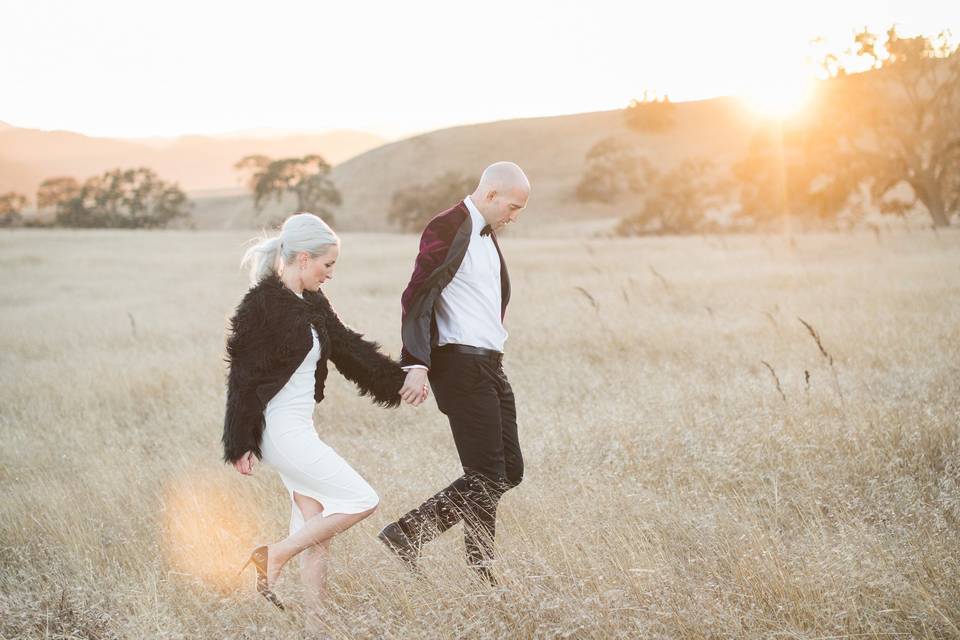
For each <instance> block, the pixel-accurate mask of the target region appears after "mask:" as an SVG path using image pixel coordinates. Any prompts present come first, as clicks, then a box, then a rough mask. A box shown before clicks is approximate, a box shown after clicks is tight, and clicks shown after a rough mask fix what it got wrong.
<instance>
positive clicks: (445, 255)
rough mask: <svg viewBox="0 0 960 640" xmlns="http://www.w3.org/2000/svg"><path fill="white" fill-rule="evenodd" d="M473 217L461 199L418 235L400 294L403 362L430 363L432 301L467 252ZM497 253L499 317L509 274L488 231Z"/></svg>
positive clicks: (434, 333) (433, 331) (433, 323)
mask: <svg viewBox="0 0 960 640" xmlns="http://www.w3.org/2000/svg"><path fill="white" fill-rule="evenodd" d="M472 232H473V221H472V220H471V218H470V212H469V211H468V210H467V205H466V204H464V203H463V202H462V201H461V202H459V203H458V204H457V205H456V206H455V207H453V208H452V209H447V210H446V211H444V212H443V213H441V214H439V215H437V216H436V217H434V218H433V219H432V220H430V222H428V223H427V227H426V228H425V229H424V230H423V234H422V235H421V236H420V253H418V254H417V260H416V262H415V263H414V266H413V275H412V276H410V283H409V284H407V288H406V289H404V291H403V295H402V296H401V298H400V305H401V308H402V320H401V323H400V335H401V337H402V339H403V350H402V351H401V352H400V363H401V364H402V365H404V366H406V365H411V364H422V365H424V366H426V367H429V366H430V351H431V349H432V348H433V347H434V346H436V344H437V322H436V316H435V310H436V304H437V301H438V300H439V299H440V292H441V291H442V290H443V288H444V287H445V286H447V284H449V283H450V281H451V280H453V277H454V276H455V275H456V274H457V270H459V269H460V263H461V262H463V256H465V255H466V254H467V247H468V246H469V244H470V235H471V233H472ZM490 237H491V238H492V239H493V244H494V246H495V247H496V248H497V254H498V255H499V256H500V319H501V320H502V319H503V317H504V316H505V315H506V312H507V303H508V302H509V301H510V276H509V274H508V273H507V264H506V262H504V260H503V253H502V252H501V251H500V243H498V242H497V235H496V233H492V234H490Z"/></svg>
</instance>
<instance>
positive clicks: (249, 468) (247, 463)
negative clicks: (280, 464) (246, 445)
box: [233, 451, 257, 476]
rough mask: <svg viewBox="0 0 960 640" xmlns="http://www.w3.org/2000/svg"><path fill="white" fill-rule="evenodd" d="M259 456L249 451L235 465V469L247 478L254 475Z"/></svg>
mask: <svg viewBox="0 0 960 640" xmlns="http://www.w3.org/2000/svg"><path fill="white" fill-rule="evenodd" d="M256 460H257V456H255V455H254V454H253V451H247V452H246V453H245V454H243V457H241V458H240V459H239V460H237V461H236V462H234V463H233V467H234V468H235V469H236V470H237V471H239V472H240V473H242V474H243V475H245V476H249V475H252V474H253V465H254V464H256Z"/></svg>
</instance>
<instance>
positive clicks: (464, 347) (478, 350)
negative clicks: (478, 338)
mask: <svg viewBox="0 0 960 640" xmlns="http://www.w3.org/2000/svg"><path fill="white" fill-rule="evenodd" d="M434 351H439V352H441V353H464V354H467V355H470V356H481V357H484V358H487V359H488V360H493V361H494V362H500V361H501V360H503V354H502V353H501V352H499V351H495V350H494V349H483V348H482V347H471V346H470V345H468V344H445V345H442V346H439V347H434Z"/></svg>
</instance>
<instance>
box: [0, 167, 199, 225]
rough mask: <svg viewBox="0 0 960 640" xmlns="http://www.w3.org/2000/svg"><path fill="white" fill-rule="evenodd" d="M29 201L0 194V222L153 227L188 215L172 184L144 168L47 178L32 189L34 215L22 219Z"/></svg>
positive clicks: (184, 199)
mask: <svg viewBox="0 0 960 640" xmlns="http://www.w3.org/2000/svg"><path fill="white" fill-rule="evenodd" d="M29 204H30V201H29V199H28V198H27V197H26V196H24V195H22V194H18V193H13V192H11V193H6V194H3V195H0V226H4V227H15V226H27V227H49V226H57V227H113V228H121V229H156V228H161V227H166V226H168V225H169V224H170V223H172V222H174V221H177V220H187V219H189V217H190V206H191V205H190V201H189V200H188V199H187V196H186V194H184V192H183V191H181V190H180V188H179V187H178V186H177V185H176V184H172V183H169V182H165V181H163V180H161V179H160V178H159V177H158V176H157V174H155V173H154V172H153V171H151V170H150V169H147V168H145V167H140V168H136V169H114V170H112V171H107V172H105V173H104V174H102V175H99V176H93V177H92V178H88V179H87V180H85V181H84V182H83V183H80V182H78V181H77V180H76V179H74V178H71V177H65V176H61V177H56V178H49V179H47V180H44V181H43V182H42V183H41V184H40V187H39V188H38V189H37V194H36V204H37V211H38V214H39V215H36V216H34V217H32V218H29V219H28V218H25V217H24V215H23V212H24V210H25V209H26V208H27V206H28V205H29ZM44 214H46V215H44Z"/></svg>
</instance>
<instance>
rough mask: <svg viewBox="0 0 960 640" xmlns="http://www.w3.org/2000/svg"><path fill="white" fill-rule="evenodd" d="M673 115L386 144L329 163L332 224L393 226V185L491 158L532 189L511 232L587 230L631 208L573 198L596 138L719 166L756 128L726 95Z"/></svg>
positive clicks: (225, 200)
mask: <svg viewBox="0 0 960 640" xmlns="http://www.w3.org/2000/svg"><path fill="white" fill-rule="evenodd" d="M675 115H676V118H675V124H674V126H673V127H671V128H670V129H669V130H667V131H664V132H662V133H636V132H633V131H631V130H630V129H628V128H627V127H626V126H625V124H624V119H623V112H622V111H604V112H597V113H584V114H577V115H569V116H557V117H549V118H528V119H519V120H504V121H500V122H490V123H485V124H477V125H468V126H461V127H454V128H450V129H442V130H439V131H433V132H430V133H426V134H423V135H418V136H416V137H413V138H408V139H406V140H401V141H398V142H392V143H389V144H385V145H383V146H381V147H377V148H376V149H373V150H371V151H367V152H366V153H363V154H361V155H359V156H356V157H355V158H352V159H350V160H347V161H346V162H343V163H341V164H339V165H337V166H335V167H334V169H333V179H334V181H335V182H336V184H337V188H338V189H340V191H341V193H342V195H343V205H342V206H341V207H339V208H338V209H337V210H336V211H335V216H336V218H335V220H334V224H335V226H336V227H337V228H338V229H341V230H350V231H357V230H363V231H387V230H392V228H391V226H390V225H389V223H388V222H387V212H388V211H389V208H390V200H391V198H392V196H393V193H394V192H395V191H396V190H397V189H400V188H402V187H404V186H406V185H409V184H414V183H419V182H425V181H428V180H431V179H433V178H435V177H436V176H439V175H441V174H442V173H444V172H445V171H449V170H453V171H459V172H461V173H463V174H464V175H465V176H470V177H475V178H478V177H479V175H480V172H481V171H482V170H483V168H484V167H485V166H486V165H488V164H490V163H491V162H495V161H497V160H513V161H515V162H517V163H518V164H520V165H521V166H522V167H523V168H524V170H525V171H526V172H527V174H528V175H529V176H530V180H531V182H532V185H533V192H532V196H531V199H530V205H529V206H528V209H527V211H526V212H525V213H524V219H523V224H520V225H518V226H517V227H515V228H514V229H513V230H511V233H516V234H518V235H528V234H532V233H539V232H546V231H548V229H546V228H545V227H549V226H550V225H551V224H553V223H557V224H559V225H563V226H566V227H568V228H569V226H570V225H571V223H583V224H582V225H580V227H578V228H585V229H590V228H593V227H596V222H597V221H600V220H604V219H610V218H616V217H620V216H622V215H624V214H627V213H632V212H631V211H624V210H622V207H616V206H605V205H598V204H590V205H584V204H581V203H579V202H577V201H576V199H575V197H574V189H575V188H576V186H577V182H578V181H579V180H580V175H581V173H582V171H583V158H584V155H585V154H586V152H587V150H588V149H590V147H592V146H593V145H594V144H595V143H596V142H598V141H600V140H602V139H604V138H607V137H609V136H619V137H621V138H624V139H626V140H628V141H631V142H632V143H633V144H635V145H636V146H637V148H638V149H639V150H640V152H641V153H645V154H646V155H647V157H648V159H649V160H650V161H651V162H652V163H653V164H654V165H656V166H658V167H660V168H665V167H668V166H671V165H673V164H675V163H676V162H679V161H680V160H683V159H684V158H687V157H690V156H705V157H708V158H710V159H712V160H713V161H715V162H716V163H717V164H718V165H719V166H720V167H721V168H726V167H729V164H730V163H731V161H733V160H734V159H736V158H738V157H739V156H740V155H741V154H742V153H743V150H744V149H745V146H746V144H747V142H748V141H749V140H750V136H751V135H752V133H753V130H754V128H755V127H756V118H755V117H753V116H752V115H751V114H749V113H748V112H747V111H745V110H744V108H743V107H742V106H741V105H740V103H739V101H737V100H736V99H733V98H715V99H712V100H704V101H699V102H686V103H677V104H676V110H675ZM464 195H466V194H464ZM195 203H196V208H195V213H194V215H195V218H196V223H197V226H198V227H200V228H234V227H235V226H236V225H239V226H247V225H249V224H251V223H250V222H249V221H252V220H255V219H256V218H255V216H254V213H253V209H252V206H251V204H250V198H249V197H247V196H245V195H233V196H229V195H222V194H221V195H219V196H217V197H211V198H204V199H197V200H195ZM451 204H454V203H451ZM293 206H294V203H293V202H292V201H289V202H285V203H282V204H280V205H272V206H270V207H269V208H268V209H267V210H266V211H265V212H264V215H263V216H262V218H261V219H269V218H272V217H276V216H281V215H283V214H284V213H285V212H288V211H291V210H292V209H291V208H292V207H293Z"/></svg>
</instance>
